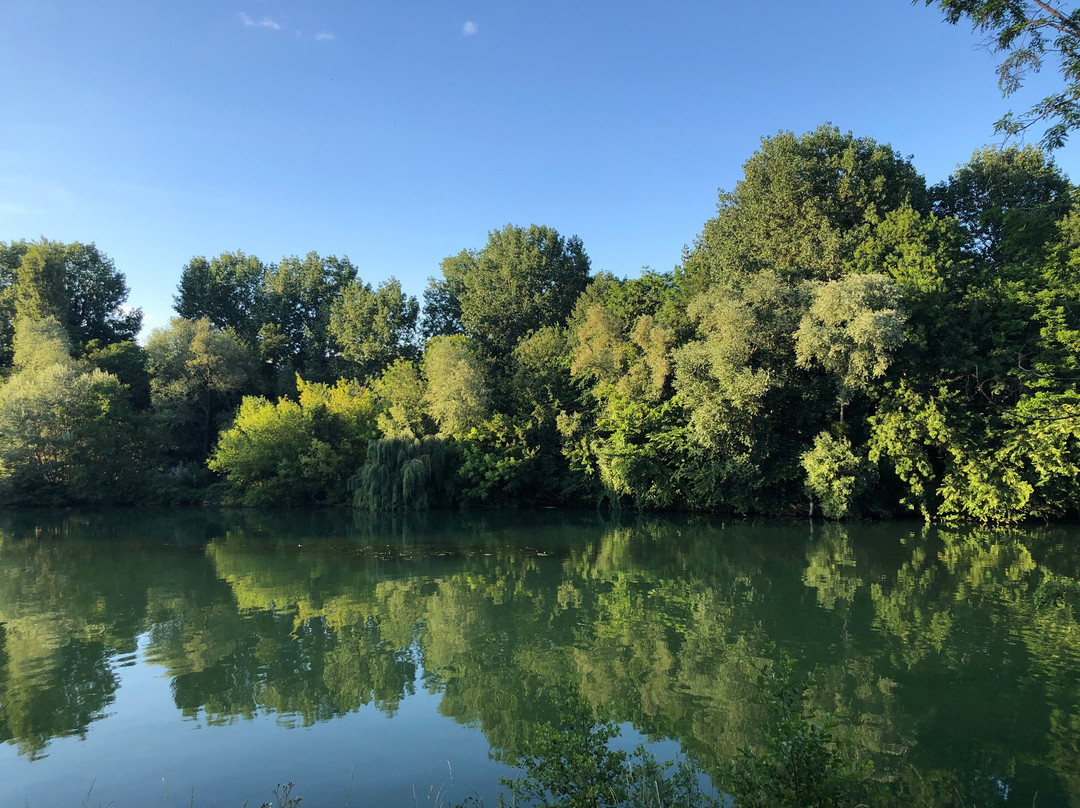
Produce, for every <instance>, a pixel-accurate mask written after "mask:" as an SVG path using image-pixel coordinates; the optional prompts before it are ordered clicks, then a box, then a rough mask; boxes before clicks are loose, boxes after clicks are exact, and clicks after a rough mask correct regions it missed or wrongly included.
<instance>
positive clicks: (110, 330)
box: [0, 239, 142, 365]
mask: <svg viewBox="0 0 1080 808" xmlns="http://www.w3.org/2000/svg"><path fill="white" fill-rule="evenodd" d="M127 296H128V286H127V282H126V280H125V279H124V276H123V274H122V273H121V272H119V271H118V270H117V269H116V265H115V264H114V263H113V261H112V259H110V258H109V257H108V256H107V255H105V253H103V252H101V250H99V249H98V248H97V246H96V245H95V244H93V243H91V244H81V243H79V242H73V243H71V244H61V243H59V242H55V241H48V240H45V239H42V240H41V241H39V242H26V241H21V242H14V243H12V244H11V245H10V246H7V245H3V244H0V314H5V313H6V316H7V317H10V318H11V319H10V320H8V321H7V323H8V326H7V328H6V329H5V328H3V327H0V365H2V364H4V362H3V359H4V357H5V355H6V356H7V357H9V358H10V350H11V342H10V340H11V339H12V337H13V331H12V330H11V329H12V324H13V323H14V320H15V318H17V317H29V318H36V319H41V318H45V317H54V318H56V319H57V321H59V322H60V323H62V324H63V325H64V327H65V329H66V330H67V332H68V336H69V338H70V342H71V344H72V345H73V346H74V348H75V349H76V350H77V351H78V350H82V349H83V348H85V346H86V345H87V344H88V343H90V342H92V341H95V340H96V341H98V343H100V344H109V343H114V342H125V341H131V340H134V339H135V337H136V335H137V334H138V333H139V328H140V327H141V325H142V312H141V311H140V310H139V309H131V308H128V307H127V306H126V305H125V303H126V301H127Z"/></svg>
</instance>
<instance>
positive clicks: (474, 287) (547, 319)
mask: <svg viewBox="0 0 1080 808" xmlns="http://www.w3.org/2000/svg"><path fill="white" fill-rule="evenodd" d="M448 268H449V269H450V272H449V274H448V275H447V276H446V281H447V289H446V291H447V293H448V294H449V293H454V292H456V293H457V295H458V299H459V302H460V306H461V327H462V330H463V331H464V333H465V334H466V335H468V336H470V337H472V338H474V339H476V340H477V341H478V342H479V343H480V344H481V346H483V348H484V349H485V350H486V351H487V352H488V353H489V354H491V355H493V356H506V355H508V354H509V353H510V352H511V351H512V350H513V349H514V346H515V345H517V343H518V342H519V341H520V340H521V338H522V337H524V336H525V335H526V334H528V333H529V332H530V331H535V330H536V329H538V328H543V327H544V326H554V325H561V324H562V323H564V322H565V321H566V319H567V317H569V316H570V313H571V311H573V308H574V303H575V302H576V301H577V298H578V296H579V295H580V294H581V292H582V291H583V290H584V289H585V287H586V285H587V284H588V281H589V257H588V256H587V255H586V254H585V248H584V247H583V246H582V243H581V239H579V238H578V237H577V236H571V237H570V238H568V239H564V238H563V237H562V236H561V235H559V233H558V231H556V230H553V229H552V228H550V227H541V226H537V225H530V226H529V227H528V228H524V227H515V226H514V225H507V226H506V227H504V228H503V229H502V230H493V231H491V232H490V233H488V242H487V245H485V247H484V248H483V249H482V250H480V251H479V252H477V253H468V252H465V253H461V254H460V255H459V256H457V257H456V258H455V259H453V260H452V261H448V262H444V264H443V270H444V272H446V271H447V269H448ZM459 278H460V281H459V280H458V279H459ZM448 305H452V299H451V303H450V304H448ZM451 320H452V317H451V318H448V319H447V322H450V321H451Z"/></svg>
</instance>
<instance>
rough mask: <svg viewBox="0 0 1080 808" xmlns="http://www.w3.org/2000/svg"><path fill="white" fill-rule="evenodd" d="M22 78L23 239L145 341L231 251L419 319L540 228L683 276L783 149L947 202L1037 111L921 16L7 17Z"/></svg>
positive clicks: (698, 8)
mask: <svg viewBox="0 0 1080 808" xmlns="http://www.w3.org/2000/svg"><path fill="white" fill-rule="evenodd" d="M0 53H3V54H4V55H5V58H4V61H3V66H2V67H0V71H3V72H2V74H0V75H2V76H3V89H4V96H5V101H6V104H5V107H6V109H7V113H6V114H5V115H4V116H3V121H2V123H0V240H4V241H7V240H12V239H18V238H28V239H36V238H38V237H40V236H46V237H48V238H50V239H56V240H60V241H76V240H78V241H96V242H97V244H98V246H99V247H100V248H102V249H103V250H104V251H105V252H107V253H108V254H109V255H110V256H111V257H112V258H113V259H114V260H115V261H116V264H117V266H118V267H119V269H120V270H121V271H123V272H124V273H125V274H126V275H127V278H128V282H129V284H130V286H131V289H132V294H131V302H132V303H133V304H134V305H138V306H141V307H142V308H143V309H144V311H145V313H146V326H147V327H148V328H152V327H155V326H159V325H163V324H164V323H166V322H167V320H168V318H169V316H170V315H171V305H172V295H173V294H174V292H175V288H176V284H177V281H178V280H179V276H180V271H181V268H182V267H183V265H184V264H185V263H186V262H187V261H188V260H189V259H190V258H191V257H192V256H193V255H207V256H212V255H216V254H218V253H220V252H222V251H225V250H236V249H242V250H244V251H245V252H248V253H253V254H255V255H258V256H259V257H261V258H262V259H263V260H264V261H268V262H269V261H277V260H279V259H280V258H281V256H282V255H291V254H300V255H302V254H304V253H306V252H308V251H310V250H315V251H317V252H319V253H322V254H337V255H344V254H347V255H348V256H349V257H350V258H351V259H352V260H353V262H354V263H355V264H356V265H357V266H358V267H359V269H360V273H361V276H362V277H363V278H364V279H365V280H368V281H371V282H377V281H380V280H382V279H384V278H387V277H389V276H390V275H395V276H396V277H398V278H399V279H400V280H401V281H402V283H403V284H404V285H405V288H406V290H407V291H409V292H411V293H413V294H416V295H417V296H419V295H420V294H421V293H422V291H423V289H424V287H425V285H426V278H427V277H428V276H429V275H434V274H436V273H437V272H438V267H439V262H440V260H441V259H442V258H443V257H444V256H446V255H450V254H452V253H456V252H458V251H460V250H461V249H463V248H474V247H480V246H482V245H483V244H484V242H485V241H486V235H487V232H488V231H489V230H491V229H493V228H498V227H501V226H502V225H504V224H506V223H508V222H512V223H514V224H522V225H527V224H529V223H537V224H547V225H550V226H552V227H554V228H556V229H557V230H559V231H560V232H561V233H563V234H564V235H571V234H574V233H576V234H578V235H580V236H581V238H582V240H583V241H584V244H585V248H586V250H587V252H588V253H589V255H590V257H591V258H592V262H593V268H594V269H596V270H601V269H603V270H609V271H611V272H614V273H616V274H619V275H627V274H629V275H633V274H635V273H637V272H638V271H639V270H640V268H641V267H642V266H644V265H648V266H652V267H653V268H655V269H658V270H667V269H670V268H671V267H672V266H674V265H675V264H676V263H677V262H678V261H679V257H680V254H681V251H682V247H683V245H684V244H687V243H691V242H692V241H693V239H694V237H695V235H696V234H697V233H698V232H699V231H700V229H701V225H702V223H703V222H704V221H705V219H707V218H709V217H710V216H711V215H713V213H714V212H715V206H716V194H717V189H718V188H721V187H723V188H730V187H732V186H733V185H734V184H735V182H736V181H737V180H738V178H739V176H740V173H741V166H742V163H743V161H744V160H745V159H746V158H747V157H749V155H750V154H751V153H752V152H753V151H754V150H755V148H757V146H758V145H759V143H760V138H761V137H762V136H763V135H768V134H772V133H775V132H777V131H780V130H792V131H795V132H804V131H807V130H809V129H812V128H814V127H816V126H818V125H819V124H822V123H824V122H826V121H831V122H832V123H834V124H835V125H837V126H839V127H840V128H841V129H843V130H851V131H853V132H854V133H855V134H856V135H868V136H870V137H873V138H875V139H876V140H878V141H881V142H888V143H891V144H892V146H893V147H894V148H895V149H897V150H898V151H899V152H901V153H902V154H904V155H909V154H910V155H913V157H914V161H915V165H916V166H917V167H918V169H919V170H920V171H922V172H923V173H924V174H925V175H926V177H927V179H928V180H929V181H930V182H936V181H938V180H941V179H944V178H945V177H946V176H947V175H948V174H949V172H950V171H951V170H952V169H953V168H955V166H956V165H957V164H958V163H962V162H965V161H966V160H967V159H968V158H969V157H970V156H971V153H972V152H973V151H974V150H975V149H976V148H978V147H980V146H981V145H983V144H985V143H991V142H994V141H995V136H994V134H993V122H994V121H995V120H997V119H998V118H999V117H1000V116H1001V115H1002V113H1003V112H1004V111H1006V110H1007V109H1009V108H1017V109H1020V108H1023V107H1025V105H1026V104H1030V102H1031V100H1032V98H1033V97H1034V95H1035V93H1033V92H1027V93H1024V94H1021V95H1018V96H1014V97H1013V98H1012V99H1007V100H1003V99H1002V98H1001V96H1000V93H999V91H998V88H997V84H996V75H995V73H994V66H995V59H994V56H993V55H992V54H991V53H989V52H988V51H987V50H986V49H985V48H983V47H981V45H980V41H979V39H978V38H977V37H976V36H975V35H974V34H972V33H971V31H970V30H969V29H967V28H965V27H953V26H949V25H947V24H946V23H944V22H943V20H942V17H941V14H940V12H938V11H937V10H935V9H933V8H926V7H924V6H923V5H922V4H921V3H920V4H919V5H918V6H913V5H911V4H910V3H909V2H907V0H835V1H834V2H817V3H811V2H807V1H806V0H801V1H799V0H790V1H787V0H776V1H775V2H772V3H769V4H764V3H746V2H739V3H733V2H727V1H726V0H712V1H711V2H696V1H695V2H673V3H670V4H660V3H643V2H637V1H636V0H624V2H620V3H614V2H608V1H607V0H595V1H594V2H580V0H579V2H562V1H561V0H557V1H556V2H544V3H528V2H511V1H510V0H503V2H488V0H473V1H472V2H458V1H457V0H441V1H440V2H429V1H428V0H399V1H398V2H365V1H364V0H349V1H347V2H346V1H342V0H236V2H234V1H233V0H214V1H213V2H210V1H209V0H187V2H183V3H180V2H157V1H156V0H137V1H136V0H130V1H129V0H101V2H96V3H89V2H78V1H77V0H3V2H2V4H0ZM1046 78H1048V79H1049V80H1052V79H1053V77H1052V76H1050V77H1046ZM1074 150H1075V147H1071V146H1067V147H1066V148H1065V149H1064V150H1062V151H1061V152H1059V153H1058V154H1057V156H1056V157H1057V161H1058V163H1059V164H1060V165H1061V166H1062V167H1063V168H1064V169H1065V170H1066V171H1067V172H1069V173H1071V174H1073V176H1074V177H1075V176H1077V173H1076V171H1074V170H1073V169H1074V168H1075V165H1074V163H1075V157H1074Z"/></svg>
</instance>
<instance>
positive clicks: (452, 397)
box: [424, 334, 491, 435]
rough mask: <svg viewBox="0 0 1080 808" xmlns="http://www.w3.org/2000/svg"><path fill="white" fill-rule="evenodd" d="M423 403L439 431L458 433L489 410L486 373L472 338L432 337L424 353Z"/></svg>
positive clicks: (481, 418)
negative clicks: (424, 380)
mask: <svg viewBox="0 0 1080 808" xmlns="http://www.w3.org/2000/svg"><path fill="white" fill-rule="evenodd" d="M424 376H425V378H426V379H427V391H426V392H425V394H424V403H425V404H426V405H427V410H428V412H429V413H430V414H431V416H432V418H434V419H435V422H436V423H437V424H438V425H439V432H440V434H442V435H458V434H461V433H463V432H466V431H468V430H469V429H471V428H472V427H474V426H477V425H478V424H479V423H480V422H481V421H483V420H484V419H485V418H486V417H487V416H488V415H489V413H490V407H491V392H490V389H489V386H488V384H487V378H486V377H487V373H486V372H485V369H484V364H483V361H482V360H481V358H480V356H479V351H478V349H477V346H476V344H475V343H474V342H472V341H471V340H469V338H468V337H464V336H462V335H460V334H457V335H454V336H449V337H435V338H434V339H432V340H431V341H430V342H428V347H427V352H426V353H425V354H424Z"/></svg>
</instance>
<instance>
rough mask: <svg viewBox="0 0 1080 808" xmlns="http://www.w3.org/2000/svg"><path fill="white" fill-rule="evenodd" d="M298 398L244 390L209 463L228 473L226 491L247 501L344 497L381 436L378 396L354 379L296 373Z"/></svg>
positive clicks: (299, 501) (333, 500) (261, 502)
mask: <svg viewBox="0 0 1080 808" xmlns="http://www.w3.org/2000/svg"><path fill="white" fill-rule="evenodd" d="M296 386H297V389H298V390H299V398H300V400H299V402H297V401H292V400H291V399H287V398H281V399H279V400H278V401H277V403H276V404H274V403H271V402H269V401H267V400H266V399H265V398H261V397H254V396H248V397H245V398H244V400H243V402H242V403H241V405H240V411H239V412H238V413H237V416H236V421H235V423H234V424H233V426H232V427H231V428H230V429H228V430H226V431H225V432H223V433H222V434H221V437H220V438H219V440H218V444H217V448H216V449H215V450H214V453H213V455H212V456H211V457H210V460H209V463H208V465H209V466H210V468H211V469H213V470H214V471H218V472H221V473H223V474H224V475H225V477H226V484H225V485H226V487H225V495H224V498H225V499H226V500H229V501H233V502H239V503H243V504H246V505H302V504H310V503H338V502H343V501H344V500H345V481H346V479H347V478H348V476H349V474H350V473H351V472H352V470H353V469H355V468H356V466H357V465H359V463H360V461H361V459H362V458H363V456H364V454H365V452H366V451H367V443H368V441H369V440H370V439H371V438H373V437H374V436H375V399H374V396H372V394H371V393H370V392H369V391H368V390H367V388H364V387H362V386H360V385H359V384H358V383H357V382H355V381H345V380H339V381H338V383H337V384H335V385H334V386H333V387H331V386H329V385H326V384H316V383H314V382H305V381H304V380H303V379H301V378H300V377H299V376H298V377H297V379H296Z"/></svg>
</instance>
